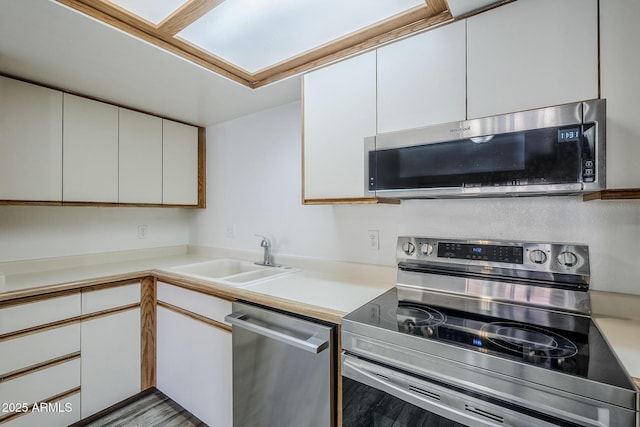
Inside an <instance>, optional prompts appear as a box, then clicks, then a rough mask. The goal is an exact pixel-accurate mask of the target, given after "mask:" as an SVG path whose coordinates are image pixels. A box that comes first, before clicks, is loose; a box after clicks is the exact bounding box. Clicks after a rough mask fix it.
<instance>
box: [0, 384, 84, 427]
mask: <svg viewBox="0 0 640 427" xmlns="http://www.w3.org/2000/svg"><path fill="white" fill-rule="evenodd" d="M77 421H80V392H78V393H75V394H72V395H71V396H68V397H64V398H62V399H58V400H56V401H53V402H51V403H50V404H48V405H47V406H46V407H45V406H37V407H36V408H34V407H31V408H30V409H29V411H28V413H27V414H26V415H23V416H21V417H18V418H15V419H13V420H11V421H8V422H7V423H5V424H2V423H0V425H1V426H2V427H34V426H46V427H67V426H68V425H70V424H73V423H75V422H77Z"/></svg>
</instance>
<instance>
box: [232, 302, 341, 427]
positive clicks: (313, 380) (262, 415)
mask: <svg viewBox="0 0 640 427" xmlns="http://www.w3.org/2000/svg"><path fill="white" fill-rule="evenodd" d="M232 309H233V313H231V314H229V315H228V316H226V318H225V319H226V320H227V322H229V323H231V325H233V335H232V336H233V338H232V341H233V425H234V427H274V426H277V427H300V426H305V427H333V426H335V425H336V421H335V420H336V415H335V406H336V405H335V398H336V396H335V392H334V388H335V387H334V385H335V380H336V370H335V363H336V357H337V356H336V355H335V343H336V335H335V334H336V332H335V325H331V324H326V323H316V322H315V321H310V320H308V319H305V318H300V317H297V316H294V315H292V314H290V313H283V312H279V311H273V310H271V309H268V308H265V307H262V306H258V305H253V304H248V303H244V302H234V303H233V305H232Z"/></svg>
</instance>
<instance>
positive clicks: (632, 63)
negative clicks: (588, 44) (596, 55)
mask: <svg viewBox="0 0 640 427" xmlns="http://www.w3.org/2000/svg"><path fill="white" fill-rule="evenodd" d="M639 23H640V2H639V1H637V0H620V1H601V2H600V67H601V72H602V82H601V83H602V97H603V98H606V99H607V118H608V120H607V187H609V188H629V187H631V188H636V187H640V173H638V159H640V128H639V127H638V105H637V103H638V101H637V99H636V95H637V94H639V93H640V79H638V70H639V69H640V56H639V55H638V54H637V51H638V41H639V40H640V25H639Z"/></svg>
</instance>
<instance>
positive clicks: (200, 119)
mask: <svg viewBox="0 0 640 427" xmlns="http://www.w3.org/2000/svg"><path fill="white" fill-rule="evenodd" d="M223 1H224V0H153V2H152V3H153V4H154V5H158V6H159V5H164V7H165V9H164V11H160V12H158V14H157V15H156V16H155V17H154V16H151V15H149V16H147V18H146V19H143V18H141V17H140V16H139V15H136V13H140V14H144V13H146V12H140V11H137V12H136V13H133V12H127V15H128V16H129V18H130V19H129V20H128V21H127V22H129V24H127V25H128V26H127V25H124V26H123V25H122V23H123V21H120V20H117V19H115V18H111V17H109V16H107V15H106V14H104V12H100V11H99V13H97V12H96V10H98V9H96V8H95V7H97V6H100V7H104V5H108V6H109V7H115V6H117V8H118V9H119V10H120V13H123V10H124V9H122V6H120V5H127V4H129V5H130V4H134V3H136V2H138V3H141V0H135V2H134V1H133V0H19V1H18V0H0V74H4V75H7V76H10V77H16V78H20V79H24V80H26V81H31V82H34V83H39V84H42V85H45V86H49V87H53V88H56V89H60V90H64V91H67V92H71V93H76V94H79V95H83V96H87V97H91V98H95V99H99V100H102V101H105V102H110V103H113V104H116V105H121V106H124V107H128V108H133V109H137V110H141V111H145V112H148V113H151V114H156V115H158V116H161V117H167V118H171V119H174V120H179V121H183V122H186V123H190V124H194V125H198V126H204V127H206V126H210V125H213V124H216V123H219V122H223V121H227V120H231V119H233V118H237V117H240V116H244V115H247V114H251V113H253V112H257V111H260V110H264V109H266V108H270V107H274V106H278V105H282V104H286V103H289V102H294V101H297V100H300V97H301V82H300V73H302V72H304V71H305V70H308V69H311V68H315V67H318V66H321V65H323V64H325V63H329V62H333V61H335V60H338V59H340V58H342V57H345V56H349V55H352V54H354V53H357V52H359V51H362V50H366V49H371V48H375V47H376V46H378V45H380V44H383V43H386V42H388V41H390V40H393V39H395V38H397V37H402V36H405V35H407V34H410V33H412V32H415V31H419V30H421V29H424V28H426V27H429V26H432V25H435V24H437V23H439V22H441V21H442V20H447V19H448V20H451V14H450V12H449V9H447V1H445V0H429V1H428V2H427V3H426V4H429V6H428V7H426V6H424V4H422V3H424V0H419V2H420V3H421V5H420V6H417V7H415V6H411V5H412V4H415V1H416V0H393V1H392V3H393V2H398V3H399V4H400V3H401V4H402V5H403V7H408V8H409V9H408V12H401V13H400V14H399V15H396V16H395V17H391V18H389V19H386V20H383V22H382V23H378V24H377V25H373V26H368V27H365V28H364V29H363V30H358V31H355V33H352V34H350V35H347V36H344V37H340V38H339V39H338V40H337V41H335V40H334V41H333V42H327V43H325V44H323V45H321V46H319V47H315V48H312V49H310V50H307V51H305V52H304V53H302V54H297V55H295V56H294V57H293V58H288V59H285V60H282V58H283V57H284V56H287V55H289V54H290V53H285V54H284V56H282V55H281V56H280V57H279V59H276V61H279V62H277V63H275V64H272V65H267V66H266V68H265V65H264V64H270V62H269V61H271V59H265V60H264V61H266V62H262V63H261V64H258V65H255V64H254V65H247V63H242V64H243V65H235V64H233V63H231V62H230V61H227V60H222V62H219V63H211V62H208V61H207V60H208V59H211V58H209V57H207V55H209V56H212V57H214V59H215V58H217V56H216V55H211V54H210V52H208V53H207V55H205V56H204V57H203V56H198V55H199V54H198V55H193V54H192V53H189V52H193V50H192V49H193V46H194V44H193V43H192V42H189V43H187V44H188V45H189V46H191V47H190V49H191V50H190V51H187V52H186V54H185V52H181V51H180V49H178V48H176V46H174V45H171V44H169V43H168V42H167V41H166V39H167V37H169V38H173V36H166V34H171V33H174V32H175V34H179V33H180V32H181V31H182V30H179V29H181V28H188V26H187V27H185V26H184V25H185V22H191V19H192V18H189V19H187V20H185V17H184V16H183V12H184V9H182V10H183V12H179V13H177V15H176V14H174V15H171V14H172V13H173V12H172V11H174V12H175V10H176V9H175V8H176V7H177V6H176V5H178V4H180V5H184V6H185V7H187V11H189V14H188V16H206V13H204V10H205V9H206V11H215V10H216V9H218V7H220V4H222V3H223ZM233 1H254V2H256V3H259V2H263V3H264V1H265V0H226V1H224V3H227V2H228V3H229V4H231V2H233ZM287 1H289V2H290V3H302V2H301V1H300V0H287ZM315 1H316V0H305V2H315ZM328 1H329V0H320V3H327V2H328ZM331 1H333V0H331ZM339 1H342V2H344V1H345V0H339ZM349 1H350V2H353V3H354V4H356V3H357V4H364V3H367V2H368V1H370V0H349ZM383 1H384V2H388V1H389V0H383ZM504 1H505V0H501V1H498V3H500V2H504ZM116 2H120V3H119V4H116ZM185 2H186V3H185ZM362 2H364V3H362ZM412 2H413V3H412ZM495 2H496V0H448V4H449V7H450V9H451V12H453V11H454V10H462V12H457V13H466V11H468V10H471V9H474V8H477V7H480V6H481V7H484V5H486V4H489V3H495ZM142 3H146V2H142ZM327 4H328V3H327ZM456 4H458V5H460V4H462V5H463V6H462V9H460V8H459V7H456ZM442 5H444V8H445V9H446V10H445V11H443V12H438V13H437V14H436V15H435V17H433V14H434V13H436V11H437V10H440V9H441V8H442ZM128 7H131V6H128ZM188 7H191V8H195V9H188ZM203 8H204V9H203ZM434 8H435V9H434ZM79 9H80V10H79ZM89 9H91V10H93V12H92V11H91V10H89ZM178 10H181V9H178ZM167 14H168V15H167ZM316 14H317V12H316ZM334 15H335V14H334ZM131 16H134V18H133V20H134V21H136V22H137V21H140V22H146V25H152V26H154V27H156V26H160V27H162V25H163V24H162V22H164V23H165V24H166V25H169V24H171V25H169V27H170V28H171V31H169V33H165V36H163V37H165V39H160V40H154V39H153V37H150V36H149V34H148V33H144V34H143V33H141V30H140V29H136V28H137V27H136V26H134V25H131V23H132V22H134V21H132V20H131ZM167 16H169V17H171V16H174V18H175V17H176V16H177V18H176V20H172V19H171V18H168V19H167ZM429 16H432V17H431V18H429ZM98 18H100V19H98ZM178 18H180V19H178ZM147 19H148V20H149V21H147ZM327 19H330V21H328V22H333V21H334V19H335V16H333V15H332V16H330V17H329V18H327ZM416 19H417V21H416ZM104 21H106V22H107V23H105V22H104ZM152 21H155V22H156V23H155V24H153V22H152ZM400 21H402V22H404V24H403V23H402V22H400ZM409 21H411V22H412V23H408V24H407V22H409ZM158 22H159V23H160V24H158ZM138 24H139V22H138V23H136V25H138ZM400 24H402V26H401V27H400V28H398V27H397V26H398V25H400ZM305 26H306V24H305V25H303V26H302V28H304V27H305ZM129 30H131V31H129ZM176 30H179V31H177V32H176ZM287 31H288V30H287ZM286 34H287V35H288V34H289V33H288V32H287V33H286ZM132 35H133V36H134V37H132ZM183 35H184V34H183ZM181 43H182V42H181ZM336 43H337V44H336ZM178 45H180V43H178ZM178 47H180V46H178ZM260 49H262V50H265V49H266V48H265V47H261V48H260ZM299 49H300V48H299ZM302 49H304V47H303V48H302ZM251 56H253V55H252V54H249V56H248V57H251ZM203 58H204V59H203ZM205 59H206V60H205ZM218 59H219V58H218ZM232 60H235V61H237V62H239V63H240V62H241V61H240V60H236V59H232ZM220 64H223V65H224V66H225V68H222V67H220V66H219V65H220ZM243 67H245V68H248V69H249V70H245V69H244V68H243ZM252 70H253V72H251V71H252ZM265 70H266V71H265Z"/></svg>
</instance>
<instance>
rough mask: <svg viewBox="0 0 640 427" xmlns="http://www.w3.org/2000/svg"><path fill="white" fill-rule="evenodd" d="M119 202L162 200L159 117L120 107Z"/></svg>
mask: <svg viewBox="0 0 640 427" xmlns="http://www.w3.org/2000/svg"><path fill="white" fill-rule="evenodd" d="M119 117H120V125H119V191H118V193H119V202H120V203H155V204H161V203H162V119H161V118H159V117H155V116H150V115H148V114H143V113H138V112H136V111H131V110H126V109H124V108H120V109H119Z"/></svg>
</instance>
